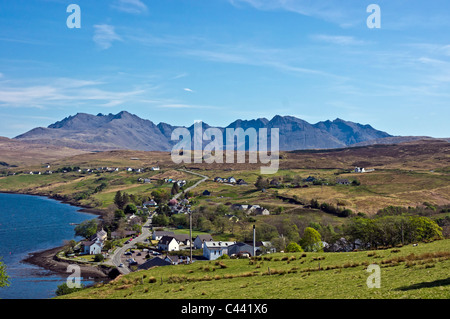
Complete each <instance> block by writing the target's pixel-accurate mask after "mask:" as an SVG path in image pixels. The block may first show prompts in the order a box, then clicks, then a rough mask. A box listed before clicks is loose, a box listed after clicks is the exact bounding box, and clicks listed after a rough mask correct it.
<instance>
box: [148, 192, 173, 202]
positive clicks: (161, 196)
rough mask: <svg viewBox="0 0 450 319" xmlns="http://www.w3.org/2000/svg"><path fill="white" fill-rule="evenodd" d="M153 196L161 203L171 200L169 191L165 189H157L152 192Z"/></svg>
mask: <svg viewBox="0 0 450 319" xmlns="http://www.w3.org/2000/svg"><path fill="white" fill-rule="evenodd" d="M152 197H153V199H154V200H155V202H157V203H158V204H159V205H161V204H163V203H164V202H167V201H168V200H169V197H170V195H169V193H168V192H167V191H166V190H164V189H155V190H154V191H153V192H152Z"/></svg>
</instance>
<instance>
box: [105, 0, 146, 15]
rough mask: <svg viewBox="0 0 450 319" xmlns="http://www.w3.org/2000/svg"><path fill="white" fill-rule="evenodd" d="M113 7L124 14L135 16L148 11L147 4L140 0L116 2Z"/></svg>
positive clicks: (117, 0)
mask: <svg viewBox="0 0 450 319" xmlns="http://www.w3.org/2000/svg"><path fill="white" fill-rule="evenodd" d="M111 7H113V8H114V9H116V10H119V11H122V12H126V13H133V14H141V13H146V12H147V11H148V8H147V6H146V5H145V3H143V2H142V1H140V0H116V1H114V2H113V3H112V4H111Z"/></svg>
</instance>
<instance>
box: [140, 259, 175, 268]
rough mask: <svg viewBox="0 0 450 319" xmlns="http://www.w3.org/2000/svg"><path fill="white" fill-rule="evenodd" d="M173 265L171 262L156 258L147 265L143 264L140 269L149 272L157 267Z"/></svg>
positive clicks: (146, 263)
mask: <svg viewBox="0 0 450 319" xmlns="http://www.w3.org/2000/svg"><path fill="white" fill-rule="evenodd" d="M170 265H172V263H171V262H169V261H167V260H164V259H162V258H159V257H155V258H152V259H149V260H147V261H146V262H145V263H143V264H142V265H140V266H139V267H138V269H142V270H147V269H150V268H152V267H157V266H170Z"/></svg>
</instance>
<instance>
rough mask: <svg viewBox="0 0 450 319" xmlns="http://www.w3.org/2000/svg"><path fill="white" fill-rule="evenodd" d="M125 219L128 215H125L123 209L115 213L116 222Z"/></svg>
mask: <svg viewBox="0 0 450 319" xmlns="http://www.w3.org/2000/svg"><path fill="white" fill-rule="evenodd" d="M125 217H126V215H125V213H124V211H123V210H121V209H117V210H116V211H115V212H114V219H115V220H116V221H119V220H121V219H123V218H125Z"/></svg>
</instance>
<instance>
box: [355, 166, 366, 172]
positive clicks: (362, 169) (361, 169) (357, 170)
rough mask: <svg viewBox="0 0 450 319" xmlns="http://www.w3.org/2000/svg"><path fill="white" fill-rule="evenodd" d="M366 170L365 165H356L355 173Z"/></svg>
mask: <svg viewBox="0 0 450 319" xmlns="http://www.w3.org/2000/svg"><path fill="white" fill-rule="evenodd" d="M365 171H366V170H365V169H364V167H355V173H364V172H365Z"/></svg>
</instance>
